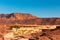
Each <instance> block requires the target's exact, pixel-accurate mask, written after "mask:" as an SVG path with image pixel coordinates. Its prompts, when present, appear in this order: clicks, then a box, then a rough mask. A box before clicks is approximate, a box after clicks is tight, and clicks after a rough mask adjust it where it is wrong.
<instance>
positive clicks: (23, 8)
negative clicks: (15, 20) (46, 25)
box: [0, 0, 60, 17]
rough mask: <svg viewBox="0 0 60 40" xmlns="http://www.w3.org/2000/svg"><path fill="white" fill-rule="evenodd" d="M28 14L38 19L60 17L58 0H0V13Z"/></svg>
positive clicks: (59, 2) (59, 1) (59, 0)
mask: <svg viewBox="0 0 60 40" xmlns="http://www.w3.org/2000/svg"><path fill="white" fill-rule="evenodd" d="M12 12H21V13H30V14H32V15H35V16H38V17H60V0H0V14H1V13H5V14H6V13H12Z"/></svg>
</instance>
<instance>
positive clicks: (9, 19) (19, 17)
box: [0, 13, 60, 25]
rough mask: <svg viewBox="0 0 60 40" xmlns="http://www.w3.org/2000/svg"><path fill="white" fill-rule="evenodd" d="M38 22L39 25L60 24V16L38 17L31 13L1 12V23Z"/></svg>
mask: <svg viewBox="0 0 60 40" xmlns="http://www.w3.org/2000/svg"><path fill="white" fill-rule="evenodd" d="M15 23H17V24H38V25H47V24H48V25H59V24H60V18H38V17H36V16H33V15H31V14H24V13H12V14H0V24H15Z"/></svg>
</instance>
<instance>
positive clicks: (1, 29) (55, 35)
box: [0, 13, 60, 40]
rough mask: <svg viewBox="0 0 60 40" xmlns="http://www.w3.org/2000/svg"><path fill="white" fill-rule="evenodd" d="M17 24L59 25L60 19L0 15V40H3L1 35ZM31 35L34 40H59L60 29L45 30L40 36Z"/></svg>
mask: <svg viewBox="0 0 60 40" xmlns="http://www.w3.org/2000/svg"><path fill="white" fill-rule="evenodd" d="M18 24H22V25H23V24H26V25H27V24H28V25H60V18H38V17H36V16H33V15H31V14H22V13H12V14H0V40H3V39H4V38H3V35H4V34H6V33H8V32H9V31H10V30H9V27H10V26H14V25H18ZM37 34H38V35H37ZM33 35H34V37H35V39H34V40H60V29H59V28H57V29H54V30H46V29H45V30H43V31H42V33H41V34H40V33H35V34H33ZM31 36H32V35H31ZM32 37H33V36H32ZM34 37H33V38H34ZM29 40H32V39H29Z"/></svg>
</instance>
